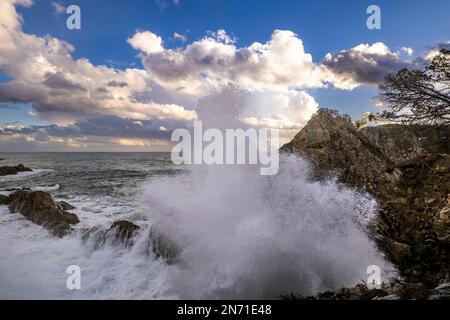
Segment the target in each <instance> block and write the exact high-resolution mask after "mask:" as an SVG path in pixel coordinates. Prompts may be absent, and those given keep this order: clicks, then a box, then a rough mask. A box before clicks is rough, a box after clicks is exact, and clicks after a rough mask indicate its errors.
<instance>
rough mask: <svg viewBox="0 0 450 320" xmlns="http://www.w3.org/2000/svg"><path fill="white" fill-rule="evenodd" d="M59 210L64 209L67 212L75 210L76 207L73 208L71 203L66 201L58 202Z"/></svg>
mask: <svg viewBox="0 0 450 320" xmlns="http://www.w3.org/2000/svg"><path fill="white" fill-rule="evenodd" d="M58 208H60V209H62V210H65V211H68V210H73V209H75V207H74V206H72V205H71V204H70V203H67V202H65V201H59V202H58Z"/></svg>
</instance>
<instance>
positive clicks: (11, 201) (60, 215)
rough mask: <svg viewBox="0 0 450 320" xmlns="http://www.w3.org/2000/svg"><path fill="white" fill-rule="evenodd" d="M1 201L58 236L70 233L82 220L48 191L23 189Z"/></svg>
mask: <svg viewBox="0 0 450 320" xmlns="http://www.w3.org/2000/svg"><path fill="white" fill-rule="evenodd" d="M0 202H1V203H2V204H3V205H9V209H10V211H11V213H16V212H18V213H21V214H22V215H23V216H24V217H26V218H27V219H29V220H30V221H32V222H34V223H36V224H38V225H41V226H43V227H44V228H45V229H47V230H49V231H50V232H51V233H52V234H53V235H55V236H58V237H63V236H64V235H66V234H67V233H69V232H70V231H71V230H72V227H71V226H72V225H74V224H77V223H79V222H80V220H79V219H78V217H77V216H76V215H75V214H73V213H70V212H67V211H65V210H63V209H62V208H60V207H59V206H58V204H57V203H56V202H55V201H54V199H53V198H52V196H51V195H50V194H49V193H47V192H43V191H25V190H21V191H17V192H14V193H12V194H11V195H9V196H7V197H2V198H0Z"/></svg>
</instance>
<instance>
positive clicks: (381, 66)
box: [322, 42, 413, 89]
mask: <svg viewBox="0 0 450 320" xmlns="http://www.w3.org/2000/svg"><path fill="white" fill-rule="evenodd" d="M322 65H323V66H325V67H326V69H327V71H328V72H329V81H330V82H331V83H333V84H334V86H335V87H337V88H342V89H353V88H356V87H357V86H359V85H361V84H367V85H377V84H378V83H380V82H381V81H382V80H383V79H384V77H385V76H386V75H387V74H389V73H392V72H395V71H397V70H399V69H401V68H404V67H412V66H413V63H412V62H411V61H408V60H402V59H401V58H400V57H399V55H398V54H397V53H393V52H392V51H391V50H390V49H389V48H388V47H387V46H386V45H385V44H384V43H382V42H377V43H374V44H372V45H369V44H360V45H358V46H356V47H353V48H351V49H348V50H342V51H339V52H337V53H335V54H331V53H328V54H327V55H326V56H325V58H324V59H323V61H322Z"/></svg>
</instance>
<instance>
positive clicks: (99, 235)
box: [81, 220, 140, 249]
mask: <svg viewBox="0 0 450 320" xmlns="http://www.w3.org/2000/svg"><path fill="white" fill-rule="evenodd" d="M139 229H140V227H139V226H137V225H135V224H134V223H132V222H129V221H125V220H120V221H115V222H114V223H113V224H112V225H111V227H109V228H108V229H105V228H102V227H101V226H96V227H93V228H89V229H85V230H83V231H82V232H81V239H82V241H83V242H84V243H87V242H88V241H91V243H92V244H93V246H94V249H98V248H101V247H103V246H105V245H110V246H114V247H132V246H133V244H134V243H133V237H134V236H135V235H136V233H137V232H138V230H139Z"/></svg>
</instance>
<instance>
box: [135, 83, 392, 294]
mask: <svg viewBox="0 0 450 320" xmlns="http://www.w3.org/2000/svg"><path fill="white" fill-rule="evenodd" d="M243 97H245V94H243V93H242V92H241V91H239V90H238V89H236V88H227V89H225V90H223V91H221V92H219V93H216V94H212V95H210V96H208V97H207V98H205V100H203V101H200V104H199V109H198V110H197V113H198V114H199V117H200V119H201V120H202V121H203V122H204V124H205V126H209V127H215V128H219V129H225V128H236V127H237V126H240V127H241V128H242V127H243V126H242V124H241V123H239V120H238V117H239V113H240V112H241V111H242V109H243V102H242V101H243ZM244 107H245V106H244ZM190 169H191V170H190V171H189V172H188V173H186V174H184V175H178V176H173V177H161V178H159V179H154V180H152V181H151V182H149V183H148V184H146V185H145V186H144V190H143V193H142V196H141V197H142V199H141V200H142V201H141V203H142V205H143V207H144V209H145V210H146V211H147V212H148V214H149V216H150V218H151V221H152V223H153V225H155V226H157V227H158V228H159V229H160V230H162V231H163V232H164V233H165V234H166V235H167V237H169V238H170V239H171V240H172V241H174V242H175V243H176V244H177V245H178V246H179V247H180V248H181V253H180V257H179V261H180V263H178V264H175V265H172V266H169V267H168V268H169V270H168V282H169V284H170V287H171V290H173V291H174V294H176V295H177V296H179V297H180V298H186V299H197V298H206V299H220V298H221V299H237V298H244V299H261V298H268V299H270V298H277V297H279V296H280V295H282V294H285V293H298V294H302V295H307V294H312V293H314V292H317V291H322V290H333V289H337V288H340V287H346V286H353V285H355V284H357V283H358V282H361V281H363V280H366V279H367V274H366V270H367V267H368V266H370V265H378V266H380V267H381V269H382V270H383V271H384V273H383V280H387V279H388V277H389V276H390V275H391V274H392V272H393V270H392V267H391V266H390V265H389V264H388V263H387V262H386V261H385V259H384V257H383V255H382V254H381V253H380V252H378V250H377V249H376V246H375V244H374V242H373V241H372V240H371V238H370V237H369V236H368V234H367V226H368V225H369V224H370V222H371V221H372V219H373V218H374V214H375V210H376V202H375V201H374V200H373V199H372V198H370V197H369V196H367V195H364V194H361V193H359V192H356V191H355V190H351V189H348V188H345V187H343V186H341V185H339V184H338V183H337V182H336V181H334V180H330V181H328V182H314V181H311V180H310V179H309V176H310V168H309V166H308V163H307V162H306V161H305V160H304V159H302V158H300V157H298V156H296V155H281V157H280V170H279V172H278V174H277V175H274V176H261V175H259V170H258V168H257V167H256V166H251V165H235V166H203V165H199V166H192V167H191V168H190Z"/></svg>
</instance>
